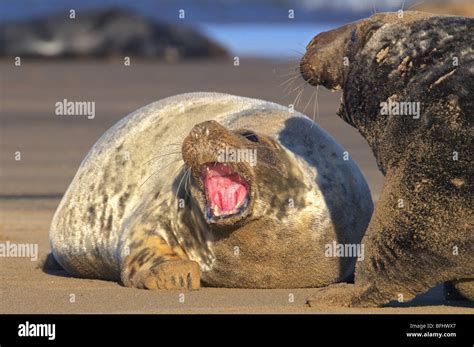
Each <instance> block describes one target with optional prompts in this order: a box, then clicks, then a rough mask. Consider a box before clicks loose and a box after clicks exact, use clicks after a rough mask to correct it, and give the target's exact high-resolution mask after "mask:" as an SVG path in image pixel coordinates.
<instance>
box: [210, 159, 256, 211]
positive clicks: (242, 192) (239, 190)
mask: <svg viewBox="0 0 474 347" xmlns="http://www.w3.org/2000/svg"><path fill="white" fill-rule="evenodd" d="M223 171H224V170H222V169H220V168H217V169H211V170H210V171H209V172H207V173H206V175H205V178H204V185H205V188H206V197H207V199H208V201H209V202H210V203H211V206H210V207H211V209H212V208H213V207H214V206H217V207H218V208H219V211H220V212H221V213H226V212H231V211H233V210H235V209H236V208H237V207H238V206H240V204H241V203H242V202H243V201H244V199H245V197H246V196H247V186H246V184H245V182H244V181H243V179H242V177H240V175H239V174H237V173H233V174H228V172H223ZM226 171H227V170H226ZM221 174H227V175H226V176H221Z"/></svg>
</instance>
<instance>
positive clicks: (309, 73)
mask: <svg viewBox="0 0 474 347" xmlns="http://www.w3.org/2000/svg"><path fill="white" fill-rule="evenodd" d="M310 56H314V54H313V53H311V54H309V53H306V54H305V55H304V57H303V58H302V59H301V61H300V73H301V77H303V79H304V80H305V81H306V82H308V83H309V84H311V85H313V86H317V85H319V78H318V76H317V74H316V69H315V68H314V66H313V65H312V64H311V63H310V61H309V57H310Z"/></svg>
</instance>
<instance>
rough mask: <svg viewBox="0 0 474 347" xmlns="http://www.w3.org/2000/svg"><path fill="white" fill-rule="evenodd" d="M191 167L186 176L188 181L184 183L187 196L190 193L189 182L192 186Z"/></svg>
mask: <svg viewBox="0 0 474 347" xmlns="http://www.w3.org/2000/svg"><path fill="white" fill-rule="evenodd" d="M190 169H191V168H189V169H188V171H187V172H188V177H187V178H186V182H185V183H184V191H185V192H186V196H188V195H189V192H188V182H189V186H191V170H190Z"/></svg>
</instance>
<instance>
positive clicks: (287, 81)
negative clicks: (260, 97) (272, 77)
mask: <svg viewBox="0 0 474 347" xmlns="http://www.w3.org/2000/svg"><path fill="white" fill-rule="evenodd" d="M298 77H299V76H298V75H295V76H292V77H290V78H288V79H287V80H286V81H285V82H283V83H280V87H283V86H284V85H285V84H287V83H290V82H292V81H294V80H295V79H297V78H298Z"/></svg>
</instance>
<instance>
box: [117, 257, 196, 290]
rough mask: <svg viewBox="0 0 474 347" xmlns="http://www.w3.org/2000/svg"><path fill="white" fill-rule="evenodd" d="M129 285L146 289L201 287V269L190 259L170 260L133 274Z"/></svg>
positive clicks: (191, 288) (128, 282)
mask: <svg viewBox="0 0 474 347" xmlns="http://www.w3.org/2000/svg"><path fill="white" fill-rule="evenodd" d="M125 284H126V285H127V286H129V287H135V288H145V289H155V290H156V289H189V290H195V289H199V288H200V285H201V270H200V268H199V264H198V263H196V262H195V261H190V260H168V261H164V262H162V263H159V264H158V265H156V266H153V267H152V268H148V269H142V270H139V271H137V272H135V273H134V274H133V276H132V277H131V278H130V280H129V281H127V283H125Z"/></svg>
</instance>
